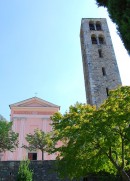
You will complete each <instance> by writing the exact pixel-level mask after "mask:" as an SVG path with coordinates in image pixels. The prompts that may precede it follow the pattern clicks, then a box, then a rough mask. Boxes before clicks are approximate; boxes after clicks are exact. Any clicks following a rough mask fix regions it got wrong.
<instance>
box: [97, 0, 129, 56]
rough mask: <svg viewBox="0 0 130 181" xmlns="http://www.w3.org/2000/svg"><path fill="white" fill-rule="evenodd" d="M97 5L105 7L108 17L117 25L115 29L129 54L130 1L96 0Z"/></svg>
mask: <svg viewBox="0 0 130 181" xmlns="http://www.w3.org/2000/svg"><path fill="white" fill-rule="evenodd" d="M96 2H97V4H98V6H104V7H106V8H107V10H108V13H109V16H110V18H111V19H112V21H113V22H114V23H116V25H117V30H118V32H119V35H120V37H121V39H122V41H123V43H124V46H125V48H126V50H127V51H128V53H129V54H130V33H129V30H130V1H129V0H96Z"/></svg>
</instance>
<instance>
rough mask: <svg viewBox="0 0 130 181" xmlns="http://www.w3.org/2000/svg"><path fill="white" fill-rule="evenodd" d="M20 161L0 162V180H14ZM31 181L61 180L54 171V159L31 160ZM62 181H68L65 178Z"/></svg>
mask: <svg viewBox="0 0 130 181" xmlns="http://www.w3.org/2000/svg"><path fill="white" fill-rule="evenodd" d="M19 164H20V161H1V162H0V181H16V178H17V173H18V168H19ZM30 168H31V169H32V170H33V172H34V175H33V181H61V179H60V178H58V174H57V173H56V172H55V161H48V160H45V161H31V163H30ZM64 181H69V180H68V179H65V180H64Z"/></svg>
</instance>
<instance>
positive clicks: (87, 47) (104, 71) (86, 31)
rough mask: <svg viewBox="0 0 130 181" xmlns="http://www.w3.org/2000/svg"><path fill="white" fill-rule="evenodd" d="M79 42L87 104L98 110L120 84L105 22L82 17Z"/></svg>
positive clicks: (100, 19) (103, 19) (101, 19)
mask: <svg viewBox="0 0 130 181" xmlns="http://www.w3.org/2000/svg"><path fill="white" fill-rule="evenodd" d="M80 40H81V52H82V62H83V71H84V80H85V90H86V99H87V103H88V104H91V105H96V106H97V107H98V106H99V105H100V104H102V103H103V101H104V100H105V99H106V98H107V97H108V96H109V90H111V89H114V88H116V87H118V86H119V85H121V79H120V74H119V70H118V66H117V62H116V57H115V53H114V49H113V45H112V41H111V36H110V33H109V29H108V26H107V21H106V19H105V18H83V19H82V21H81V30H80Z"/></svg>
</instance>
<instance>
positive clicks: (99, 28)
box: [96, 22, 102, 31]
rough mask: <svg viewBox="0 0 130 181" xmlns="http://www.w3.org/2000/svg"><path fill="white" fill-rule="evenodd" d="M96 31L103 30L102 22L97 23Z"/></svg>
mask: <svg viewBox="0 0 130 181" xmlns="http://www.w3.org/2000/svg"><path fill="white" fill-rule="evenodd" d="M96 30H97V31H100V30H102V28H101V23H100V22H96Z"/></svg>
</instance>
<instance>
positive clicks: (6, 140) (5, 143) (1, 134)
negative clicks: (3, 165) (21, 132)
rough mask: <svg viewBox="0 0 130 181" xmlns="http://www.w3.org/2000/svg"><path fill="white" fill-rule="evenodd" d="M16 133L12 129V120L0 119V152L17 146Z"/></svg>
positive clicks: (11, 149)
mask: <svg viewBox="0 0 130 181" xmlns="http://www.w3.org/2000/svg"><path fill="white" fill-rule="evenodd" d="M17 139H18V133H15V132H13V131H12V122H7V121H5V120H0V152H5V151H6V150H9V151H13V150H14V149H16V147H18V140H17Z"/></svg>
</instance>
